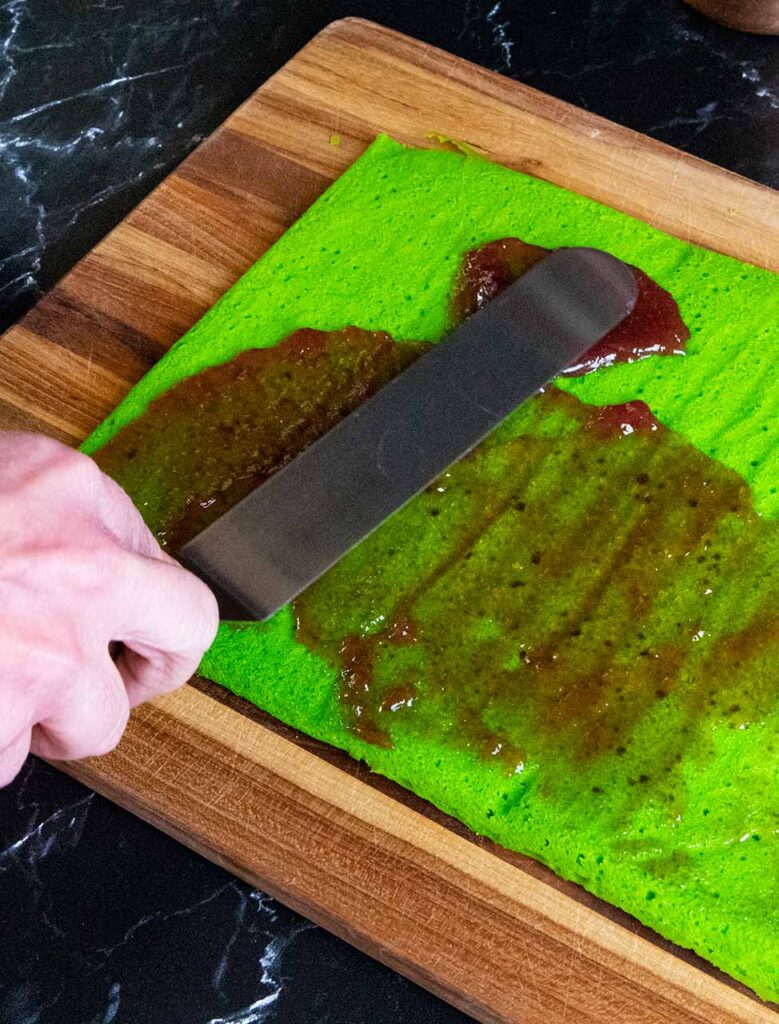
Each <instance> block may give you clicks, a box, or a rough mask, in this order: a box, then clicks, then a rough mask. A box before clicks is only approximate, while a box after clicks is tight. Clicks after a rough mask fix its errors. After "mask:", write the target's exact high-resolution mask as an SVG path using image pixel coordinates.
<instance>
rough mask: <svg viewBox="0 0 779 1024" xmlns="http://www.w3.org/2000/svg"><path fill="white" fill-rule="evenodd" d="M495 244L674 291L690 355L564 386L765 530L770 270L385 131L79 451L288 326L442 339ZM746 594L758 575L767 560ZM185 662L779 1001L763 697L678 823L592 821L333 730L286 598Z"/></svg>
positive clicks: (703, 761) (429, 750)
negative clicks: (465, 283) (726, 494)
mask: <svg viewBox="0 0 779 1024" xmlns="http://www.w3.org/2000/svg"><path fill="white" fill-rule="evenodd" d="M504 236H517V237H520V238H522V239H524V240H525V241H527V242H531V243H535V244H538V245H543V246H546V247H548V248H554V247H557V246H560V245H590V246H597V247H600V248H603V249H607V250H608V251H610V252H612V253H614V254H615V255H617V256H619V257H621V258H622V259H625V260H627V261H628V262H630V263H633V264H635V265H637V266H639V267H641V268H642V269H643V270H644V271H646V272H647V273H648V274H649V275H650V276H651V277H653V278H654V279H655V280H656V281H657V282H658V283H659V284H661V285H662V286H663V287H665V288H666V289H668V290H669V291H670V292H671V293H672V294H673V296H674V297H675V298H676V300H677V301H678V303H679V306H680V309H681V312H682V316H683V318H684V320H685V321H686V323H687V324H688V326H689V327H690V329H691V332H692V336H691V339H690V342H689V345H688V355H687V356H686V357H684V358H681V357H678V358H650V359H646V360H644V361H641V362H638V363H634V364H630V365H619V366H614V367H611V368H608V369H604V370H600V371H598V372H597V373H595V374H592V375H590V376H588V377H583V378H577V379H570V378H569V379H566V380H565V381H560V382H559V384H560V386H561V387H562V388H564V389H565V390H567V391H569V392H571V393H572V394H574V395H576V396H577V397H578V398H579V399H581V400H582V401H584V402H585V403H590V404H610V403H621V402H625V401H629V400H632V399H637V398H640V399H642V400H643V401H645V402H646V403H647V404H648V405H649V406H650V407H651V409H652V411H653V412H654V413H655V415H656V416H657V418H658V419H659V420H660V421H661V422H662V423H664V424H666V425H667V426H669V427H671V428H672V429H673V430H674V431H676V432H677V433H678V434H679V435H681V436H682V437H683V438H686V439H687V440H688V441H689V442H691V443H692V444H693V445H694V446H695V447H697V448H698V449H699V450H700V451H701V452H703V453H704V454H705V455H707V456H710V457H712V458H714V459H716V460H718V461H719V462H721V463H722V464H723V465H725V466H728V467H730V468H731V469H733V470H735V471H736V472H737V473H738V474H740V475H741V477H743V479H744V480H746V481H747V482H748V484H749V486H750V488H751V491H752V495H753V499H754V504H755V508H756V509H757V511H758V512H759V514H760V516H761V517H762V518H763V520H764V523H765V524H766V526H768V525H769V524H772V521H773V520H775V519H777V518H779V494H778V493H777V479H778V477H779V473H777V468H778V467H777V451H778V450H779V445H778V444H777V442H778V441H779V415H777V412H779V375H778V374H777V370H779V334H778V331H779V286H778V285H777V279H776V277H775V276H774V275H772V274H770V273H768V272H767V271H764V270H760V269H758V268H755V267H751V266H748V265H745V264H743V263H740V262H738V261H737V260H734V259H731V258H728V257H725V256H722V255H719V254H716V253H712V252H709V251H707V250H703V249H700V248H696V247H694V246H691V245H688V244H686V243H684V242H681V241H679V240H677V239H675V238H672V237H670V236H668V235H665V234H663V233H661V232H659V231H657V230H655V229H654V228H651V227H649V226H648V225H646V224H643V223H641V222H640V221H637V220H634V219H632V218H630V217H627V216H625V215H624V214H621V213H618V212H616V211H614V210H611V209H609V208H607V207H604V206H601V205H599V204H597V203H595V202H592V201H591V200H588V199H585V198H583V197H581V196H578V195H575V194H573V193H570V192H567V191H565V190H563V189H560V188H558V187H556V186H554V185H551V184H549V183H546V182H542V181H539V180H537V179H535V178H531V177H527V176H525V175H522V174H518V173H516V172H513V171H509V170H507V169H506V168H503V167H500V166H497V165H494V164H491V163H489V162H487V161H484V160H481V159H478V158H476V157H473V156H467V155H462V154H458V153H452V152H443V151H432V150H411V149H406V148H404V147H402V146H400V145H399V144H398V143H395V142H394V141H392V140H390V139H388V138H385V137H381V138H379V139H377V140H376V142H375V143H374V144H373V145H372V146H371V147H370V148H369V150H368V151H367V152H366V153H365V155H364V156H363V157H361V158H360V159H359V160H358V161H357V162H356V163H355V164H354V165H353V166H352V167H351V168H350V169H349V170H348V171H347V172H346V173H345V174H344V175H343V176H342V177H341V178H340V179H339V180H338V181H337V182H336V183H335V184H334V185H333V186H332V187H331V188H330V189H329V190H328V191H327V192H326V193H325V194H324V195H323V196H322V197H321V198H320V199H319V200H318V201H317V202H316V203H315V204H314V205H313V206H312V207H311V209H310V210H309V211H308V212H307V213H306V214H305V215H304V216H303V217H302V218H301V219H300V220H299V221H298V222H297V223H296V224H295V225H293V227H292V228H290V230H289V231H288V232H287V233H286V234H285V235H284V237H283V238H281V239H280V240H279V242H278V243H277V244H276V245H275V246H274V247H273V248H272V249H271V250H270V251H269V252H268V253H266V255H265V256H264V257H263V258H262V259H261V260H260V261H259V262H258V263H257V264H255V266H254V267H252V268H251V269H250V270H249V271H248V272H247V273H246V274H245V275H244V277H243V278H241V280H240V281H239V282H238V283H237V284H236V285H235V286H234V287H233V288H232V289H231V290H230V291H229V292H228V293H227V294H226V295H225V296H224V297H223V298H222V299H221V300H220V301H219V302H218V303H217V304H216V305H215V306H214V308H213V309H212V310H210V311H209V312H208V313H207V314H206V316H204V317H203V319H202V320H201V321H200V322H199V323H197V324H196V325H195V326H194V327H193V328H192V329H191V330H190V331H189V332H188V334H186V335H185V336H184V337H183V338H182V339H181V340H180V341H179V342H178V343H177V344H176V345H175V346H174V347H173V348H172V349H171V351H170V352H169V353H168V354H167V355H166V356H165V357H164V358H163V359H162V360H161V361H160V362H159V363H158V364H157V366H155V367H154V368H153V370H152V371H151V372H150V373H149V374H147V376H146V377H145V378H144V379H143V380H142V381H141V382H140V383H139V384H138V385H137V386H136V387H135V388H134V389H133V391H132V392H131V393H130V394H129V395H128V396H127V398H126V399H125V400H124V401H123V402H122V403H121V405H120V406H119V407H118V408H117V409H116V410H115V411H114V413H113V414H112V415H111V416H110V417H109V418H108V419H107V420H106V421H105V422H104V423H103V424H102V425H101V426H100V427H99V428H98V429H97V430H96V431H95V433H94V434H93V435H92V436H91V437H90V438H89V440H88V441H87V442H86V444H85V445H84V450H85V451H87V452H90V453H92V452H95V451H96V450H97V449H99V448H100V447H101V446H102V445H103V444H105V443H106V442H107V441H108V440H109V439H110V438H111V437H113V436H114V435H115V434H116V433H117V432H118V431H119V430H120V429H121V428H122V427H123V426H124V425H126V424H128V423H130V422H131V421H132V420H134V419H135V418H136V417H137V416H139V415H140V414H141V413H142V412H143V411H144V409H145V408H146V406H147V405H148V403H149V402H150V401H151V400H153V399H154V398H155V397H157V396H159V395H160V394H162V393H163V392H165V391H166V390H167V389H168V388H170V387H171V386H172V385H174V384H175V383H177V382H178V381H180V380H182V379H183V378H185V377H188V376H190V375H192V374H193V373H196V372H199V371H200V370H202V369H204V368H206V367H209V366H212V365H215V364H217V363H220V362H224V361H226V360H228V359H230V358H231V357H232V356H234V355H236V354H237V353H239V352H241V351H243V350H245V349H247V348H260V347H266V346H270V345H274V344H275V343H277V342H278V341H280V340H281V339H282V338H284V337H285V336H286V335H288V334H289V333H290V332H292V331H294V330H295V329H297V328H299V327H304V326H305V327H314V328H319V329H322V330H336V329H339V328H341V327H343V326H344V325H347V324H355V325H358V326H360V327H363V328H367V329H370V330H386V331H389V332H390V333H392V334H393V336H394V337H396V338H405V339H419V340H428V341H436V340H438V339H439V338H440V337H441V335H442V334H443V333H444V331H445V330H446V327H447V323H448V316H449V301H450V298H451V293H452V284H453V277H454V274H455V272H456V270H457V268H458V266H459V263H460V260H461V258H462V255H463V253H464V252H466V251H467V250H469V249H472V248H474V247H476V246H478V245H480V244H482V243H485V242H488V241H491V240H493V239H495V238H500V237H504ZM133 497H134V498H135V499H136V500H140V499H141V498H142V497H143V496H142V495H140V494H133ZM768 550H770V547H769V548H768ZM773 550H774V552H775V551H776V545H775V544H774V547H773ZM774 568H775V566H774ZM774 579H775V577H774ZM766 580H768V583H766ZM760 585H761V586H762V587H763V588H765V587H766V586H769V587H770V586H772V585H773V584H772V582H771V579H770V573H767V574H766V575H765V576H764V577H761V584H760ZM776 596H777V599H778V600H777V603H779V593H777V595H776ZM747 603H748V602H747ZM775 654H776V652H774V658H773V659H769V660H764V661H763V662H761V663H759V665H758V669H757V670H756V675H755V680H754V685H755V687H756V688H759V687H765V688H766V689H767V690H769V689H770V688H771V687H773V691H772V692H775V689H776V668H777V662H776V657H775ZM201 671H202V673H203V674H204V675H206V676H208V677H209V678H211V679H213V680H215V681H217V682H219V683H221V684H222V685H224V686H226V687H228V688H229V689H231V690H233V691H234V692H236V693H238V694H241V695H242V696H245V697H247V698H248V699H249V700H251V701H253V702H254V703H256V704H258V705H259V706H260V707H262V708H264V709H266V710H267V711H269V712H270V713H271V714H273V715H275V716H277V717H278V718H280V719H282V720H283V721H285V722H288V723H289V724H291V725H293V726H295V727H297V728H299V729H302V730H304V731H305V732H307V733H310V734H311V735H313V736H316V737H318V738H320V739H322V740H325V741H327V742H329V743H332V744H335V745H336V746H339V747H342V748H343V749H345V750H347V751H349V752H350V753H351V754H353V755H354V756H355V757H358V758H362V759H364V760H365V761H366V762H367V763H368V764H369V765H370V766H371V767H372V768H373V769H374V770H375V771H378V772H381V773H382V774H384V775H387V776H389V777H390V778H393V779H395V780H396V781H398V782H400V783H401V784H402V785H404V786H406V787H408V788H409V789H412V790H414V791H415V792H416V793H418V794H420V795H421V796H424V797H426V798H427V799H429V800H430V801H432V802H433V803H434V804H436V805H437V806H438V807H440V808H442V809H443V810H444V811H446V812H448V813H450V814H452V815H454V816H455V817H457V818H459V819H460V820H462V821H463V822H465V823H466V824H467V825H468V826H469V827H470V828H472V829H473V830H474V831H475V832H477V833H479V834H482V835H487V836H489V837H491V838H492V839H494V840H495V841H497V842H498V843H501V844H502V845H504V846H506V847H509V848H511V849H515V850H519V851H521V852H523V853H527V854H530V855H531V856H534V857H536V858H538V859H539V860H542V861H544V862H545V863H547V864H549V865H550V866H551V867H552V868H554V870H555V871H557V872H558V873H559V874H561V875H562V876H564V877H566V878H570V879H574V880H575V881H578V882H580V883H581V884H582V885H584V886H585V887H586V888H588V889H589V890H591V891H592V892H594V893H597V894H598V895H600V896H602V897H604V898H605V899H607V900H609V901H610V902H612V903H614V904H616V905H618V906H621V907H623V908H624V909H626V910H627V911H629V912H630V913H632V914H634V915H635V916H636V917H638V918H639V919H640V920H641V921H643V922H644V923H646V924H648V925H650V926H652V927H654V928H656V929H657V930H658V931H659V932H660V933H661V934H663V935H665V936H666V937H668V938H670V939H672V940H674V941H676V942H678V943H680V944H682V945H685V946H688V947H691V948H693V949H695V950H696V951H697V952H699V953H701V954H702V955H703V956H705V957H707V958H708V959H710V960H711V961H713V962H714V963H716V964H717V965H718V966H720V967H722V968H724V969H725V970H727V971H728V972H730V973H731V974H733V975H734V976H735V977H738V978H740V979H741V980H743V981H745V982H746V983H747V984H749V985H750V986H751V987H752V988H754V989H755V990H756V991H757V992H758V993H759V994H760V995H762V996H763V997H765V998H773V999H779V795H777V794H778V791H779V786H777V783H778V782H779V708H776V707H773V708H771V709H770V710H769V712H768V713H767V714H765V715H764V716H763V718H762V719H761V721H760V722H759V723H755V724H753V725H752V726H751V727H750V728H748V729H743V730H739V729H735V730H734V729H726V728H722V729H718V728H716V725H713V726H712V729H711V731H710V735H707V742H706V752H705V757H704V755H703V754H702V752H701V750H700V749H696V748H695V746H694V745H693V746H692V747H691V749H690V751H689V756H688V758H687V759H686V760H685V762H684V763H683V764H682V765H681V766H680V768H679V771H680V772H681V775H682V779H683V783H682V784H683V788H684V795H685V807H684V813H683V814H682V813H680V814H679V815H678V816H676V817H675V818H671V817H669V815H668V810H667V808H666V807H663V806H660V805H659V804H658V803H656V802H653V801H652V800H651V799H649V798H648V799H647V800H646V801H645V802H644V803H642V802H641V801H640V800H639V801H636V800H633V801H631V802H630V805H629V807H623V808H622V810H621V811H620V814H619V816H617V817H615V816H614V814H613V813H612V814H609V815H603V814H597V813H593V811H592V806H593V801H592V797H591V793H590V790H589V788H586V787H583V788H582V791H581V792H580V793H577V792H576V791H575V790H572V789H571V788H569V789H567V790H566V791H565V793H564V794H561V793H559V792H558V793H556V794H555V795H552V796H550V795H548V794H547V795H545V794H544V793H543V792H542V791H541V789H540V788H539V786H538V771H537V767H534V768H532V770H529V771H528V772H524V773H523V774H522V775H521V776H519V775H518V776H515V777H511V778H507V776H506V773H505V770H504V769H503V768H502V767H501V765H497V764H492V763H490V762H489V761H487V760H485V759H483V758H479V757H477V756H475V755H474V754H471V753H467V752H463V750H458V749H454V748H453V747H452V746H451V745H450V744H447V743H446V742H444V741H443V739H437V738H436V736H435V734H434V733H430V732H428V733H427V734H426V735H425V737H424V740H421V739H420V737H419V736H418V735H415V734H414V732H413V731H412V730H402V729H400V730H398V731H397V732H393V741H394V745H393V747H392V748H391V749H385V748H382V747H379V746H374V745H371V744H369V743H366V742H364V741H363V740H361V739H359V738H357V737H356V736H355V735H353V733H351V732H350V731H349V730H347V729H346V728H345V726H344V724H343V717H342V713H341V707H340V704H339V700H338V688H337V672H336V670H335V669H334V668H333V667H331V665H330V664H328V663H327V662H326V661H325V660H323V659H322V658H320V657H319V656H318V655H316V654H314V653H312V651H310V650H309V649H308V648H307V647H305V646H303V645H302V644H300V643H298V642H297V641H296V639H295V636H294V622H293V617H292V613H291V611H290V610H289V609H284V610H282V611H281V612H280V613H278V614H277V615H276V616H275V617H274V618H273V619H272V620H271V621H270V622H268V623H264V624H229V625H223V626H222V628H221V629H220V632H219V636H218V637H217V640H216V642H215V644H214V646H213V647H212V649H211V650H210V651H209V652H208V654H207V655H206V657H205V659H204V662H203V665H202V667H201Z"/></svg>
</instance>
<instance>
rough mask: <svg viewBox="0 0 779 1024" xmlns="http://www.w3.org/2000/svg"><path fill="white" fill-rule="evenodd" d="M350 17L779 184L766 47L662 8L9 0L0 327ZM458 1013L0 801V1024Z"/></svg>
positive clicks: (0, 130)
mask: <svg viewBox="0 0 779 1024" xmlns="http://www.w3.org/2000/svg"><path fill="white" fill-rule="evenodd" d="M345 15H361V16H363V17H367V18H373V19H374V20H376V21H380V22H383V23H384V24H387V25H391V26H392V27H394V28H398V29H401V30H402V31H405V32H408V33H410V34H412V35H415V36H418V37H421V38H423V39H425V40H426V41H428V42H430V43H433V44H435V45H437V46H441V47H444V48H446V49H448V50H451V51H453V52H455V53H457V54H460V55H462V56H463V57H467V58H469V59H470V60H473V61H476V62H477V63H480V64H484V65H487V66H489V67H491V68H493V69H495V70H498V71H501V72H503V73H505V74H507V75H510V76H512V77H515V78H517V79H519V80H520V81H522V82H526V83H528V84H530V85H533V86H535V87H537V88H539V89H543V90H545V91H546V92H549V93H552V94H553V95H555V96H559V97H562V98H563V99H566V100H569V101H571V102H572V103H575V104H578V105H580V106H582V107H585V108H587V109H588V110H593V111H596V112H597V113H599V114H603V115H605V116H606V117H609V118H612V119H613V120H615V121H619V122H621V123H622V124H626V125H629V126H630V127H632V128H635V129H637V130H639V131H642V132H646V133H647V134H649V135H652V136H655V137H656V138H659V139H663V140H664V141H666V142H670V143H671V144H673V145H675V146H679V147H681V148H682V149H685V150H687V151H688V152H691V153H695V154H697V155H698V156H701V157H704V158H706V159H708V160H711V161H713V162H715V163H718V164H721V165H722V166H724V167H728V168H731V169H732V170H734V171H738V172H739V173H741V174H744V175H746V176H747V177H750V178H753V179H754V180H756V181H760V182H763V183H765V184H769V185H774V186H776V185H779V40H776V39H770V38H765V37H758V36H749V35H745V34H741V33H737V32H731V31H729V30H728V29H724V28H720V27H719V26H717V25H715V24H713V23H710V22H707V21H706V20H705V19H704V18H702V17H700V16H699V15H697V14H696V13H694V12H693V11H691V10H689V9H687V8H686V7H684V6H682V4H681V3H680V2H678V0H652V2H651V3H647V2H646V0H546V2H540V3H539V2H537V0H498V2H493V0H426V2H425V3H422V2H421V0H352V2H339V0H295V2H294V3H293V2H291V0H93V2H88V0H4V2H2V4H1V5H0V323H1V324H2V325H3V326H5V325H7V324H9V323H11V322H12V321H13V320H14V319H15V318H16V317H18V316H19V315H20V314H21V313H22V312H24V310H26V309H27V308H29V306H30V305H31V304H32V303H33V302H34V301H35V299H36V298H37V297H38V296H39V295H40V294H41V293H42V292H44V291H45V290H46V289H47V288H49V287H50V286H51V285H52V284H53V283H54V282H55V281H56V280H57V279H58V277H60V276H61V275H62V274H63V273H64V272H65V271H66V270H67V269H68V268H69V267H70V266H71V265H72V264H73V263H74V262H75V261H76V260H78V258H79V257H80V256H81V255H82V254H83V253H84V252H85V251H86V250H87V249H88V248H89V247H90V246H91V245H93V244H94V243H95V242H96V241H97V240H98V239H99V238H100V237H101V236H102V235H103V234H104V233H105V232H106V231H107V230H108V229H109V228H110V227H112V226H113V225H114V224H115V223H116V222H117V221H118V220H120V219H121V218H122V217H123V216H124V214H125V213H127V211H128V210H129V209H131V207H132V206H134V205H135V204H136V203H137V202H138V201H139V200H140V199H141V198H142V197H143V196H144V195H145V194H146V193H147V192H148V191H149V190H150V189H151V188H152V187H153V186H154V185H155V184H156V183H157V182H158V181H159V180H160V179H161V178H162V177H163V176H164V175H165V174H167V173H168V171H170V170H171V169H172V168H173V167H174V166H175V165H176V164H177V163H178V161H179V160H181V159H182V157H184V156H185V155H186V154H187V153H188V152H189V151H190V150H191V149H192V148H193V147H194V146H196V145H197V143H198V142H199V141H200V140H201V139H202V138H203V137H204V136H206V135H207V134H208V133H209V132H210V131H211V130H212V129H213V128H214V127H216V125H217V124H219V122H220V121H222V120H223V119H224V118H225V117H226V116H227V115H228V114H229V113H230V112H231V111H232V110H233V109H234V108H235V107H236V106H237V104H238V103H240V101H241V100H243V99H244V98H245V97H246V96H247V95H248V94H249V93H250V92H252V91H253V90H254V89H255V88H256V87H257V86H258V85H260V84H261V83H262V81H263V80H264V79H265V78H266V77H267V76H268V75H269V74H270V73H271V72H272V71H274V70H275V69H276V68H277V67H279V65H280V64H281V63H282V62H283V61H284V60H286V59H287V58H288V57H289V56H291V55H292V54H293V53H294V52H295V50H297V49H298V48H299V47H300V46H301V45H302V44H303V43H305V42H306V41H307V40H308V39H309V38H310V37H311V36H312V35H313V34H314V33H315V32H316V31H317V30H318V29H319V28H321V27H322V26H323V25H325V24H326V23H327V22H329V21H332V20H333V19H335V18H339V17H343V16H345ZM1 344H2V342H0V345H1ZM461 1020H465V1017H464V1016H463V1015H462V1014H460V1013H458V1012H457V1011H455V1010H453V1009H451V1008H449V1007H447V1006H445V1005H444V1004H443V1003H440V1002H438V1001H437V1000H436V999H434V998H433V997H432V996H429V995H428V994H427V993H425V992H423V991H422V990H420V989H418V988H416V987H415V986H414V985H412V984H410V983H409V982H407V981H405V980H404V979H402V978H401V977H399V976H398V975H396V974H394V973H393V972H392V971H390V970H388V969H387V968H384V967H382V966H380V965H379V964H377V963H375V962H373V961H371V960H369V959H368V958H367V957H365V956H363V955H362V954H360V953H357V952H356V951H355V950H353V949H351V948H350V947H349V946H346V945H345V944H344V943H342V942H340V941H338V940H336V939H334V938H333V937H331V936H329V935H328V934H326V933H325V932H323V931H321V930H319V929H318V928H316V927H314V926H313V925H312V924H310V923H309V922H307V921H305V920H303V919H302V918H300V917H299V916H297V915H296V914H294V913H292V912H291V911H289V910H286V909H285V908H284V907H282V906H280V905H279V904H278V903H276V902H274V901H273V900H271V899H270V898H269V897H267V896H265V895H264V894H263V893H261V892H257V891H253V890H252V889H251V888H250V887H249V886H247V885H244V884H243V883H242V882H238V881H236V880H235V879H234V878H232V877H231V876H230V875H229V874H227V873H226V872H224V871H222V870H220V869H219V868H217V867H214V866H213V865H212V864H209V863H207V862H206V861H204V860H202V859H201V858H200V857H198V856H196V855H195V854H193V853H190V852H189V851H188V850H185V849H184V848H183V847H181V846H179V845H178V844H177V843H175V842H174V841H173V840H171V839H169V838H167V837H166V836H163V835H162V834H161V833H159V832H156V831H155V830H154V829H152V828H151V827H149V826H147V825H144V824H142V823H141V822H139V821H138V820H136V819H135V818H133V817H131V816H130V815H129V814H126V813H125V812H123V811H120V810H119V809H117V808H116V807H114V806H112V805H111V804H109V803H107V802H106V801H104V800H103V799H101V798H100V797H98V796H96V795H95V794H93V793H90V792H89V791H88V790H86V789H84V788H83V787H82V786H80V785H78V784H76V783H74V782H72V781H71V780H69V779H67V778H65V777H64V776H62V775H60V774H59V773H58V772H56V771H54V770H53V769H51V768H49V767H48V766H46V765H44V764H42V763H41V762H38V761H36V760H35V759H31V760H30V761H29V762H28V763H27V765H26V766H25V768H24V770H23V772H22V774H21V775H20V777H19V778H18V779H17V781H16V782H15V783H13V784H12V785H11V786H9V787H8V788H7V789H5V790H3V791H0V1024H111V1022H117V1024H227V1022H231V1024H259V1022H273V1024H292V1022H294V1024H315V1022H316V1024H385V1022H386V1024H389V1022H393V1024H394V1022H404V1024H416V1022H425V1024H443V1022H447V1024H451V1022H454V1021H461Z"/></svg>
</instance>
